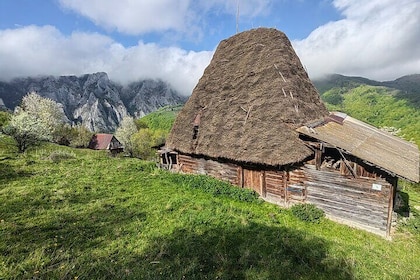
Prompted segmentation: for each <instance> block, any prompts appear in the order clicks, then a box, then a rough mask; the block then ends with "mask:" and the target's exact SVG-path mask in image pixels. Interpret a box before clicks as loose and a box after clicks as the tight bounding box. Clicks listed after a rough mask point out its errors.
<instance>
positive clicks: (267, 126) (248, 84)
mask: <svg viewBox="0 0 420 280" xmlns="http://www.w3.org/2000/svg"><path fill="white" fill-rule="evenodd" d="M327 115H328V111H327V109H326V108H325V106H324V104H323V103H322V102H321V100H320V97H319V94H318V93H317V91H316V89H315V87H314V86H313V84H312V83H311V81H310V80H309V78H308V75H307V73H306V71H305V70H304V68H303V67H302V65H301V63H300V60H299V58H298V57H297V55H296V54H295V52H294V50H293V48H292V45H291V44H290V41H289V40H288V38H287V37H286V35H285V34H284V33H282V32H280V31H278V30H276V29H268V28H258V29H254V30H250V31H246V32H242V33H239V34H237V35H235V36H233V37H231V38H229V39H227V40H223V41H222V42H220V44H219V46H218V48H217V50H216V52H215V54H214V57H213V59H212V61H211V63H210V65H209V66H208V67H207V68H206V70H205V71H204V74H203V76H202V77H201V79H200V81H199V82H198V84H197V86H196V87H195V89H194V91H193V93H192V95H191V97H190V98H189V100H188V101H187V103H186V104H185V106H184V108H183V109H182V111H181V112H180V113H179V115H178V117H177V119H176V121H175V124H174V126H173V128H172V131H171V133H170V135H169V137H168V140H167V147H169V148H171V149H174V150H177V151H180V152H182V153H186V154H196V155H204V156H208V157H212V158H224V159H230V160H234V161H238V162H246V163H256V164H264V165H272V166H277V165H286V164H291V163H296V162H300V161H302V160H304V159H305V158H307V157H308V156H310V155H311V154H312V151H311V150H310V149H309V148H308V147H306V146H305V145H304V144H303V142H302V141H301V140H300V139H299V137H298V133H297V132H296V131H295V129H296V128H298V127H300V126H302V125H304V124H306V123H310V122H314V121H316V120H318V119H321V118H323V117H324V116H327ZM194 126H196V128H195V129H194Z"/></svg>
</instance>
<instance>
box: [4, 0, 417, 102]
mask: <svg viewBox="0 0 420 280" xmlns="http://www.w3.org/2000/svg"><path fill="white" fill-rule="evenodd" d="M59 1H60V3H61V5H62V7H63V8H64V9H68V10H71V11H72V12H74V13H77V14H78V15H81V16H83V17H86V18H89V19H90V20H92V21H93V22H94V23H95V24H97V25H98V26H101V27H103V28H105V29H110V30H113V31H115V30H116V31H117V32H121V33H126V34H143V33H148V32H158V34H160V35H162V34H166V33H167V32H169V33H172V32H175V33H178V34H181V36H184V35H185V36H201V35H202V34H204V33H205V32H206V27H205V26H206V23H205V21H206V20H210V19H209V18H208V17H209V14H213V15H214V14H217V13H224V14H235V13H236V4H237V1H236V0H231V1H225V0H214V1H207V0H197V1H193V0H179V1H172V0H155V1H140V0H138V1H136V0H119V1H112V0H91V1H84V0H72V1H70V0H59ZM273 1H274V0H249V1H241V2H240V9H241V16H245V17H254V16H264V17H267V18H270V17H275V11H274V12H273V11H271V10H270V7H271V6H272V4H273ZM285 1H288V0H285ZM175 2H176V3H177V5H174V4H173V3H175ZM332 5H333V6H334V7H335V8H336V9H337V11H339V13H340V14H341V16H342V19H340V20H338V21H334V22H329V23H327V24H325V25H322V26H319V27H318V28H316V29H315V30H314V31H313V32H312V33H311V34H310V35H309V36H308V37H307V38H306V39H304V40H300V41H293V42H292V43H293V46H294V48H295V50H296V52H297V54H298V55H299V57H300V59H301V61H302V63H303V64H304V65H305V67H306V68H307V69H308V72H309V74H310V76H311V78H318V77H321V76H322V75H325V74H328V73H340V74H344V75H357V76H365V77H367V78H371V79H377V80H391V79H395V78H398V77H400V76H402V75H406V74H412V73H420V52H419V51H418V50H419V49H420V28H419V26H420V1H419V0H400V1H394V0H370V1H364V0H335V1H332ZM110 11H111V12H112V14H110ZM115 14H118V15H119V16H118V17H116V16H114V15H115ZM191 34H195V35H191ZM200 34H201V35H200ZM163 36H164V35H163ZM204 38H205V37H204ZM222 39H225V38H220V40H222ZM0 42H2V43H1V44H0V79H2V80H8V79H11V78H14V77H22V76H37V75H82V74H85V73H93V72H99V71H104V72H107V73H108V74H109V76H110V78H111V79H113V80H115V81H118V82H121V83H128V82H131V81H135V80H139V79H145V78H152V79H162V80H164V81H167V82H169V83H170V84H171V85H172V86H173V87H174V88H175V89H176V90H178V91H179V92H181V93H182V94H185V95H189V94H191V92H192V90H193V88H194V86H195V85H196V83H197V82H198V79H199V78H200V77H201V75H202V73H203V71H204V69H205V67H206V66H207V65H208V63H209V62H210V59H211V57H212V55H213V51H214V50H203V51H188V50H184V49H182V48H180V47H163V46H161V45H158V44H154V43H144V42H143V41H139V42H138V43H137V44H136V45H134V46H130V47H125V46H123V45H122V44H120V43H118V42H117V41H115V40H114V39H112V38H111V37H110V36H106V35H103V34H100V33H87V32H82V31H79V32H76V31H75V32H73V33H71V34H70V35H64V34H63V33H62V32H61V31H60V30H58V29H57V28H56V27H54V26H49V25H45V26H35V25H34V26H23V27H18V28H13V29H4V30H0Z"/></svg>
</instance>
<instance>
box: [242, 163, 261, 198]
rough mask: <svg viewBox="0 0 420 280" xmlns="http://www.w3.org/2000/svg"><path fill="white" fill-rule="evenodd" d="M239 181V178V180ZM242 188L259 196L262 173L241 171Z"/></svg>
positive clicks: (247, 170) (248, 170)
mask: <svg viewBox="0 0 420 280" xmlns="http://www.w3.org/2000/svg"><path fill="white" fill-rule="evenodd" d="M239 179H240V178H239ZM242 180H243V184H242V187H244V188H247V189H251V190H254V191H256V192H257V193H258V194H259V195H262V193H263V184H264V181H263V180H264V171H263V170H250V169H246V168H243V169H242Z"/></svg>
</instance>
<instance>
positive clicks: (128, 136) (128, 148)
mask: <svg viewBox="0 0 420 280" xmlns="http://www.w3.org/2000/svg"><path fill="white" fill-rule="evenodd" d="M136 132H137V126H136V124H135V122H134V119H133V118H132V117H130V116H125V117H124V118H123V119H122V120H121V123H120V126H119V127H118V128H117V130H116V131H115V137H116V138H117V139H118V140H119V141H120V142H121V143H122V144H123V145H124V151H125V152H127V153H128V154H129V155H130V156H133V148H134V146H133V145H134V143H133V141H132V136H133V135H134V134H135V133H136Z"/></svg>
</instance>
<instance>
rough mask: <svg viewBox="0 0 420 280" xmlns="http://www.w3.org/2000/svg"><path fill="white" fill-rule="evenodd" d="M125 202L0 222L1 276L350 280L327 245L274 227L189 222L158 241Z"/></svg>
mask: <svg viewBox="0 0 420 280" xmlns="http://www.w3.org/2000/svg"><path fill="white" fill-rule="evenodd" d="M123 202H124V201H119V202H118V203H115V204H113V203H99V204H98V205H96V204H95V205H96V206H95V207H92V208H83V209H84V210H83V211H78V210H75V211H67V212H60V211H57V212H56V213H55V214H54V215H51V214H49V216H48V218H47V217H45V219H44V218H43V217H42V215H40V214H39V213H38V214H37V212H36V211H37V210H32V211H35V212H34V213H33V215H39V216H38V219H37V220H36V221H32V220H31V219H28V222H26V223H24V222H20V223H13V222H8V221H4V222H2V224H0V232H1V233H2V244H0V253H1V254H2V255H3V256H10V257H8V259H5V262H4V263H8V264H10V265H9V266H8V272H4V273H7V274H5V275H3V278H5V279H7V278H12V279H14V278H31V279H74V278H75V277H79V278H80V279H183V278H185V279H352V278H353V277H352V274H353V273H352V268H351V267H349V266H348V265H347V264H346V262H345V260H343V259H335V258H331V257H329V256H328V249H329V244H328V242H327V241H326V240H324V239H322V238H318V237H315V236H312V235H311V234H309V233H307V232H302V231H298V230H294V229H292V228H287V227H284V226H281V225H278V224H276V225H264V224H259V223H252V222H251V223H248V224H245V225H244V224H238V223H233V222H232V223H228V224H225V225H213V224H200V221H199V220H195V223H194V226H187V227H186V228H178V229H174V230H173V231H171V232H170V233H169V234H167V235H160V236H157V235H159V230H160V229H159V228H156V226H157V227H159V222H157V223H156V220H151V219H154V218H153V217H149V216H148V214H147V213H145V212H143V210H142V206H141V205H133V204H130V205H129V206H124V205H123V204H124V203H123ZM61 207H63V208H64V205H63V206H60V205H59V204H57V209H59V208H61ZM31 215H32V214H31V213H29V214H28V216H31ZM151 225H153V226H152V227H153V229H152V230H151V231H152V232H155V233H150V229H148V228H149V227H150V226H151ZM143 230H144V231H145V235H144V236H143V235H141V233H142V231H143ZM153 236H154V237H153ZM142 238H143V240H140V239H142ZM0 260H1V259H0ZM12 264H13V265H12ZM1 276H2V275H1V273H0V278H2V277H1Z"/></svg>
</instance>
